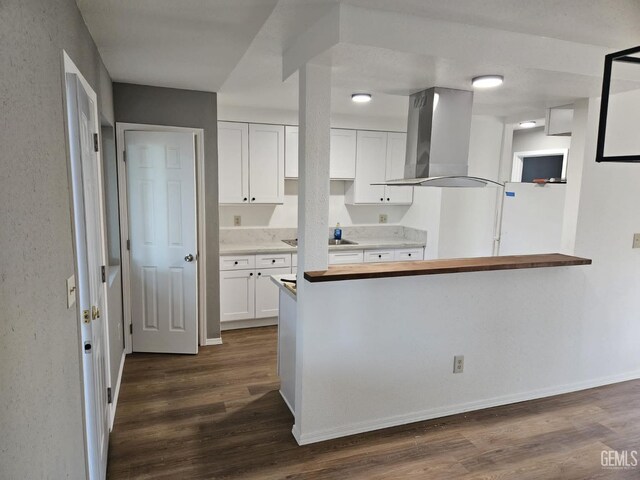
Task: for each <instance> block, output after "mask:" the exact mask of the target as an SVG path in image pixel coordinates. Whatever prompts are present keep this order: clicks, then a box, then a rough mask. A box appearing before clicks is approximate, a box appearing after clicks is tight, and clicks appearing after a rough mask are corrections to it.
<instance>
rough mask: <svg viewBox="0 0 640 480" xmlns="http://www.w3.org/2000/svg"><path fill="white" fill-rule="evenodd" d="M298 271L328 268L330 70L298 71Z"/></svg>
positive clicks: (320, 67)
mask: <svg viewBox="0 0 640 480" xmlns="http://www.w3.org/2000/svg"><path fill="white" fill-rule="evenodd" d="M298 81H299V95H300V99H299V106H298V109H299V114H298V115H299V125H300V126H299V133H298V159H299V160H298V162H299V168H298V270H299V271H305V270H325V269H326V268H327V261H328V259H327V252H328V246H327V238H328V228H329V135H330V134H329V129H330V125H329V121H330V115H331V67H329V66H325V65H312V64H306V65H304V66H303V67H302V68H301V69H300V71H299V79H298Z"/></svg>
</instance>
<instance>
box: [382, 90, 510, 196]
mask: <svg viewBox="0 0 640 480" xmlns="http://www.w3.org/2000/svg"><path fill="white" fill-rule="evenodd" d="M472 107H473V92H470V91H466V90H454V89H451V88H440V87H433V88H430V89H428V90H423V91H422V92H418V93H414V94H413V95H411V97H409V118H408V122H407V154H406V155H407V156H406V160H405V167H404V178H402V179H398V180H388V181H386V182H384V183H379V184H376V185H389V186H405V185H413V186H423V187H485V186H487V185H488V184H493V185H499V186H501V185H502V184H500V183H498V182H495V181H493V180H489V179H486V178H479V177H469V176H468V175H467V171H468V158H469V135H470V130H471V109H472Z"/></svg>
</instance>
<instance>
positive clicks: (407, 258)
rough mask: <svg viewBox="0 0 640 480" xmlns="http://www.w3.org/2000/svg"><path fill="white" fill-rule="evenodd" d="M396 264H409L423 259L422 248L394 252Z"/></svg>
mask: <svg viewBox="0 0 640 480" xmlns="http://www.w3.org/2000/svg"><path fill="white" fill-rule="evenodd" d="M394 258H395V261H396V262H411V261H414V260H423V259H424V248H401V249H398V250H396V251H395V257H394Z"/></svg>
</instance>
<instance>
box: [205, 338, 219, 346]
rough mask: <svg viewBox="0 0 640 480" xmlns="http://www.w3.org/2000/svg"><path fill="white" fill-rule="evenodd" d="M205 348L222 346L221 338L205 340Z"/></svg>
mask: <svg viewBox="0 0 640 480" xmlns="http://www.w3.org/2000/svg"><path fill="white" fill-rule="evenodd" d="M204 344H205V346H209V345H222V337H218V338H207V339H206V340H205V341H204Z"/></svg>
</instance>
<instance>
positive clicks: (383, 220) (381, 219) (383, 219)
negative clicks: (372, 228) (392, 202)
mask: <svg viewBox="0 0 640 480" xmlns="http://www.w3.org/2000/svg"><path fill="white" fill-rule="evenodd" d="M378 223H387V214H386V213H381V214H380V215H378Z"/></svg>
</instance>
